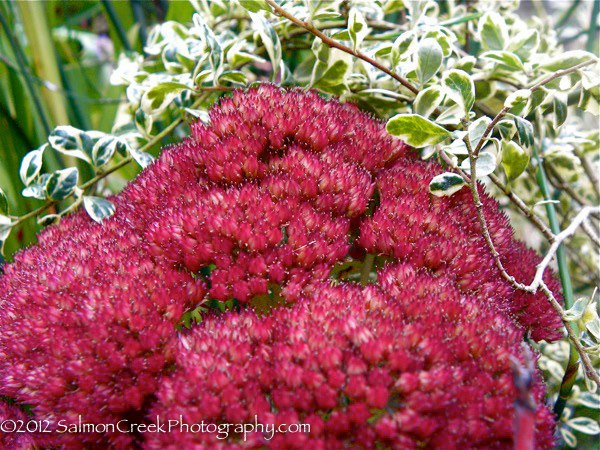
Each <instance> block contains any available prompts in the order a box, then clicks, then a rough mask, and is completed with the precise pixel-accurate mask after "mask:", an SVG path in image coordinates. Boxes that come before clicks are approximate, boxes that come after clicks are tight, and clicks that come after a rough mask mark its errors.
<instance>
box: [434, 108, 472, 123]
mask: <svg viewBox="0 0 600 450" xmlns="http://www.w3.org/2000/svg"><path fill="white" fill-rule="evenodd" d="M464 116H465V113H464V110H463V107H462V105H452V106H451V107H450V108H446V110H445V111H443V112H442V114H440V115H439V116H438V117H437V118H436V119H435V121H436V123H438V124H440V125H458V124H459V123H460V122H461V120H462V118H463V117H464Z"/></svg>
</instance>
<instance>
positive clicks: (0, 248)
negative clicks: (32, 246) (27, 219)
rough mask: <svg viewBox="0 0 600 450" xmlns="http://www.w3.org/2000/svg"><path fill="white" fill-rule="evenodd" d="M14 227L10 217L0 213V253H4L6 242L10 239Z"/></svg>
mask: <svg viewBox="0 0 600 450" xmlns="http://www.w3.org/2000/svg"><path fill="white" fill-rule="evenodd" d="M12 227H13V222H12V220H11V219H10V217H7V216H4V215H0V254H2V255H3V254H4V243H5V242H6V240H7V239H8V236H9V235H10V232H11V230H12Z"/></svg>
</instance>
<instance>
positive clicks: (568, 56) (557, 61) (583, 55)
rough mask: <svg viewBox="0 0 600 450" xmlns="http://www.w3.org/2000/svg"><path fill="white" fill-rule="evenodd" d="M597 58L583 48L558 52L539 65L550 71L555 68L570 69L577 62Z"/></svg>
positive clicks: (553, 70) (555, 69)
mask: <svg viewBox="0 0 600 450" xmlns="http://www.w3.org/2000/svg"><path fill="white" fill-rule="evenodd" d="M592 59H597V58H596V56H595V55H594V54H593V53H590V52H586V51H583V50H571V51H568V52H562V53H559V54H558V55H557V56H554V57H552V58H550V61H548V62H545V63H544V64H542V65H541V67H542V68H543V69H546V70H548V71H550V72H555V71H557V70H563V69H570V68H571V67H573V66H576V65H577V64H581V63H582V62H585V61H590V60H592Z"/></svg>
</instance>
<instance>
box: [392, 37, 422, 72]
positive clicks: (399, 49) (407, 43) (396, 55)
mask: <svg viewBox="0 0 600 450" xmlns="http://www.w3.org/2000/svg"><path fill="white" fill-rule="evenodd" d="M416 47H417V41H416V39H415V33H414V31H413V30H410V31H405V32H404V33H402V34H401V35H400V36H398V37H397V38H396V40H395V41H394V45H392V51H391V58H392V66H393V67H396V66H397V65H398V63H399V62H400V61H401V60H403V59H406V58H408V57H409V56H411V55H412V54H413V53H414V51H415V48H416Z"/></svg>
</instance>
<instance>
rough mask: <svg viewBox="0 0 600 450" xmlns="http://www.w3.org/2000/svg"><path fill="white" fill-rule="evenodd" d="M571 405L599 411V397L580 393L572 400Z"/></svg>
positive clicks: (588, 393) (589, 393)
mask: <svg viewBox="0 0 600 450" xmlns="http://www.w3.org/2000/svg"><path fill="white" fill-rule="evenodd" d="M573 403H575V404H577V405H582V406H585V407H586V408H592V409H600V395H598V394H594V393H592V392H582V393H581V394H579V395H578V396H577V397H575V398H574V399H573Z"/></svg>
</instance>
